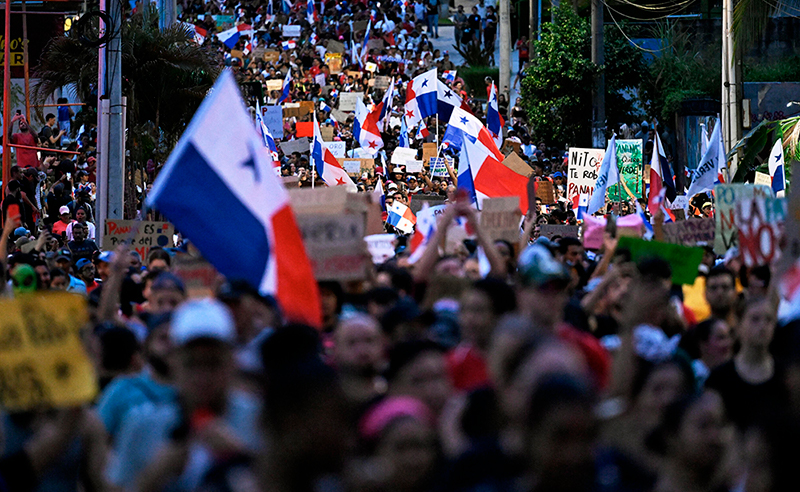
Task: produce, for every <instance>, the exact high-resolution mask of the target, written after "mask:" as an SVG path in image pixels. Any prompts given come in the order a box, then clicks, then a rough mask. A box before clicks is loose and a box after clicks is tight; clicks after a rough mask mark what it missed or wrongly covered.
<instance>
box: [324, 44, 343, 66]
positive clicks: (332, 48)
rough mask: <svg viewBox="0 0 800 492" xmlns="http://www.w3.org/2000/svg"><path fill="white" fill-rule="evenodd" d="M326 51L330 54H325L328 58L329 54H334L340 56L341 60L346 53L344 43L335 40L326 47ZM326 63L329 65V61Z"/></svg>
mask: <svg viewBox="0 0 800 492" xmlns="http://www.w3.org/2000/svg"><path fill="white" fill-rule="evenodd" d="M325 49H326V50H328V53H326V54H325V56H326V57H327V56H328V54H329V53H333V54H335V55H339V58H340V59H341V57H342V53H344V52H345V48H344V43H340V42H339V41H336V40H335V39H329V40H328V43H327V44H326V45H325ZM325 62H326V63H327V59H326V61H325Z"/></svg>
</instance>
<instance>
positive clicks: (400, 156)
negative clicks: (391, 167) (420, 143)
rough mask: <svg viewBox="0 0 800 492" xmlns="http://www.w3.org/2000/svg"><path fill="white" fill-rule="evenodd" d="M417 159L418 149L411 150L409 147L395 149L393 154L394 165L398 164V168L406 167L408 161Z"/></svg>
mask: <svg viewBox="0 0 800 492" xmlns="http://www.w3.org/2000/svg"><path fill="white" fill-rule="evenodd" d="M416 158H417V149H409V148H408V147H397V148H396V149H394V152H393V153H392V159H391V163H392V164H397V165H398V166H405V165H406V161H412V160H416Z"/></svg>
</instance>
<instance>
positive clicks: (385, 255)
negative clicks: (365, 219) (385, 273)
mask: <svg viewBox="0 0 800 492" xmlns="http://www.w3.org/2000/svg"><path fill="white" fill-rule="evenodd" d="M395 239H396V238H395V235H394V234H372V235H371V236H366V237H364V241H366V243H367V250H368V251H369V254H370V255H372V263H374V264H376V265H380V264H381V263H384V262H385V261H386V260H388V259H389V258H392V257H394V243H395Z"/></svg>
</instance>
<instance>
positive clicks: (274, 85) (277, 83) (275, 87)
mask: <svg viewBox="0 0 800 492" xmlns="http://www.w3.org/2000/svg"><path fill="white" fill-rule="evenodd" d="M281 89H283V80H281V79H272V80H268V81H267V90H268V91H270V92H272V91H280V90H281Z"/></svg>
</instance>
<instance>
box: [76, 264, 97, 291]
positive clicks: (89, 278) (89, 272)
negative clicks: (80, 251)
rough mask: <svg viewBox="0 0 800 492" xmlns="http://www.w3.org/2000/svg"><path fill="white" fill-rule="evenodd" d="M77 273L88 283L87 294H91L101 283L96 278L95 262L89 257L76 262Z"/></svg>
mask: <svg viewBox="0 0 800 492" xmlns="http://www.w3.org/2000/svg"><path fill="white" fill-rule="evenodd" d="M75 273H77V274H78V278H79V279H81V280H83V283H84V284H86V293H87V294H91V293H92V291H93V290H94V289H96V288H97V287H98V286H99V285H100V284H99V283H97V281H96V280H95V278H94V264H93V263H92V261H91V260H89V259H88V258H81V259H80V260H78V261H77V262H75Z"/></svg>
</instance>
